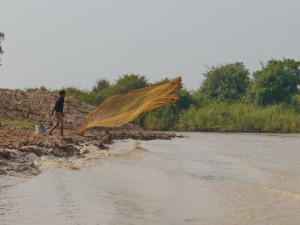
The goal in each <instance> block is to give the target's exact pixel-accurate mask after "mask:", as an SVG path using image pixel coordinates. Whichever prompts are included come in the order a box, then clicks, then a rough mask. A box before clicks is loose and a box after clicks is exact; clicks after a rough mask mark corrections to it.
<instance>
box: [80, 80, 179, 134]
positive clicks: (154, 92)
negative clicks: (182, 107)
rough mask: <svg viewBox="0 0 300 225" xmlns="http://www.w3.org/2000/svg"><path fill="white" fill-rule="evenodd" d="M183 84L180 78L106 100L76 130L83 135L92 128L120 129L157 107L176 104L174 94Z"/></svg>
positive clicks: (176, 98)
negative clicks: (119, 127)
mask: <svg viewBox="0 0 300 225" xmlns="http://www.w3.org/2000/svg"><path fill="white" fill-rule="evenodd" d="M180 84H181V78H180V77H178V78H177V79H175V80H174V81H172V82H166V83H162V84H157V85H152V86H149V87H145V88H141V89H136V90H133V91H130V92H128V93H126V94H123V95H114V96H112V97H110V98H108V99H106V100H105V101H104V102H103V103H102V104H101V105H100V106H98V107H97V108H96V109H95V110H93V111H91V112H90V113H89V114H88V115H87V118H86V122H85V124H84V125H83V126H81V127H79V128H78V129H77V130H76V133H82V132H84V131H85V130H86V129H87V128H91V127H118V126H121V125H123V124H125V123H128V122H131V121H133V120H135V119H136V118H137V117H138V116H139V115H140V114H142V113H145V112H148V111H150V110H152V109H155V108H157V107H160V106H163V105H168V104H171V103H175V102H176V101H177V100H178V97H177V96H176V95H174V94H172V92H173V91H174V90H175V89H176V88H177V87H178V86H179V85H180Z"/></svg>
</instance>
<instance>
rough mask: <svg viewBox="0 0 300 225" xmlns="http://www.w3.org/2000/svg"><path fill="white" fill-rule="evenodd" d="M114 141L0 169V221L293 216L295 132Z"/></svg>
mask: <svg viewBox="0 0 300 225" xmlns="http://www.w3.org/2000/svg"><path fill="white" fill-rule="evenodd" d="M185 135H188V136H189V137H187V138H176V139H173V140H172V141H164V140H154V141H134V140H127V141H117V142H115V143H114V144H113V145H112V146H111V152H112V154H110V155H112V156H109V157H103V156H102V157H101V158H98V160H94V161H93V164H94V166H87V167H81V168H79V170H70V169H66V168H53V169H50V170H47V171H45V172H43V173H42V174H41V175H39V176H37V177H34V178H30V179H28V178H14V177H4V176H2V177H0V224H1V225H10V224H13V225H18V224H20V225H27V224H28V225H29V224H30V225H41V224H43V225H46V224H51V225H53V224H54V225H56V224H57V225H68V224H70V225H77V224H78V225H83V224H84V225H96V224H101V225H102V224H103V225H106V224H108V225H110V224H112V225H115V224H118V225H119V224H128V225H129V224H141V225H147V224H163V225H166V224H180V225H181V224H195V225H202V224H203V225H210V224H216V225H219V224H221V225H222V224H224V225H225V224H226V225H227V224H236V225H243V224H247V225H255V224H257V225H269V224H270V225H271V224H272V225H282V224H286V225H298V224H300V135H292V134H291V135H289V134H287V135H267V134H220V133H185Z"/></svg>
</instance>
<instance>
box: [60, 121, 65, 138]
mask: <svg viewBox="0 0 300 225" xmlns="http://www.w3.org/2000/svg"><path fill="white" fill-rule="evenodd" d="M60 135H61V136H64V125H63V123H62V124H61V125H60Z"/></svg>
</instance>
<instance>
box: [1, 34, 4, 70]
mask: <svg viewBox="0 0 300 225" xmlns="http://www.w3.org/2000/svg"><path fill="white" fill-rule="evenodd" d="M4 37H5V35H4V33H2V32H0V55H2V54H3V53H4V51H3V49H2V46H1V42H2V41H3V40H4ZM0 60H1V58H0ZM0 66H1V64H0Z"/></svg>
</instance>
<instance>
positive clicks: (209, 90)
mask: <svg viewBox="0 0 300 225" xmlns="http://www.w3.org/2000/svg"><path fill="white" fill-rule="evenodd" d="M204 76H205V77H206V79H205V80H204V82H203V83H202V85H201V87H200V92H201V93H202V94H203V96H204V98H205V99H209V100H217V101H228V102H232V101H237V100H239V99H241V97H243V96H244V94H245V92H246V90H247V88H248V87H249V84H250V78H249V71H248V69H246V67H245V66H244V64H243V63H241V62H236V63H229V64H225V65H220V66H216V67H214V66H213V67H211V68H210V70H209V71H208V72H206V73H205V74H204Z"/></svg>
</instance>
